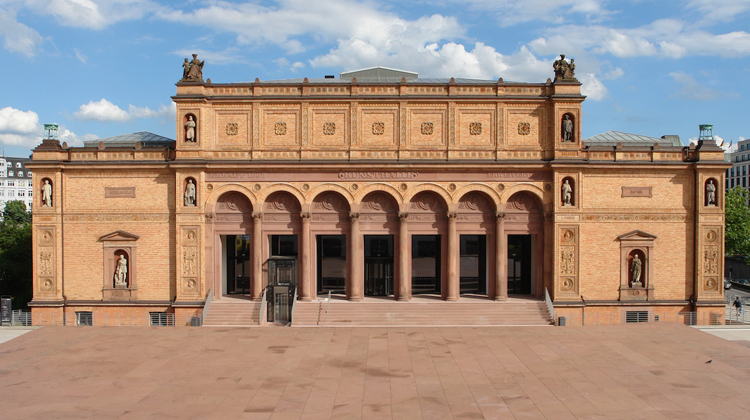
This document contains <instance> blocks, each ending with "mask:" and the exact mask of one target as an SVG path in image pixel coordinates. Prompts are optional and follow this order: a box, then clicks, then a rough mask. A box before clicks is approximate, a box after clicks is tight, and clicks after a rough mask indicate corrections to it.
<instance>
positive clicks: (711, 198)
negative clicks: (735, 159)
mask: <svg viewBox="0 0 750 420" xmlns="http://www.w3.org/2000/svg"><path fill="white" fill-rule="evenodd" d="M706 205H707V206H716V185H714V180H713V179H709V180H708V184H706Z"/></svg>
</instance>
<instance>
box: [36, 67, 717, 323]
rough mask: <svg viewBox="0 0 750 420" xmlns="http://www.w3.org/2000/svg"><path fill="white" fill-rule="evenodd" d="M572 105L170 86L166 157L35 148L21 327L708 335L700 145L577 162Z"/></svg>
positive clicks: (112, 144)
mask: <svg viewBox="0 0 750 420" xmlns="http://www.w3.org/2000/svg"><path fill="white" fill-rule="evenodd" d="M201 68H202V67H201ZM201 77H202V76H201ZM580 87H581V84H580V83H579V82H578V81H577V80H576V79H575V78H574V77H558V78H556V79H555V81H554V82H553V81H551V80H549V79H548V80H547V81H546V83H513V82H506V81H503V80H502V79H500V80H497V81H492V80H473V79H454V78H450V79H424V78H418V76H417V75H416V74H415V73H411V72H404V71H399V70H392V69H386V68H373V69H365V70H360V71H354V72H346V73H342V74H341V77H340V78H332V77H326V78H324V79H308V78H304V79H290V80H273V81H259V80H257V79H256V80H255V82H249V83H213V82H211V80H210V79H207V80H206V81H203V80H202V79H198V80H184V79H183V81H181V82H179V83H177V92H176V94H175V96H173V97H172V99H173V100H174V102H175V103H176V106H177V115H176V121H175V138H176V140H171V139H166V138H164V137H160V136H156V135H153V134H150V133H136V134H132V135H128V136H117V137H112V138H108V139H100V140H96V141H89V142H86V143H85V145H84V146H83V147H68V146H67V145H66V144H64V143H63V144H62V145H61V144H60V142H59V141H58V140H57V139H56V136H55V135H54V132H52V131H50V132H49V133H48V135H47V136H46V137H47V138H46V139H45V140H44V141H43V144H42V145H40V146H39V147H37V148H36V149H35V150H34V152H33V161H32V162H31V163H29V164H28V166H29V168H31V169H33V171H34V172H33V173H34V178H33V179H34V185H36V186H38V188H37V190H39V191H41V188H42V185H44V184H45V183H46V182H47V181H48V182H49V183H50V184H51V185H52V193H51V196H50V195H48V196H47V198H46V200H47V201H45V199H44V198H43V195H42V194H41V193H37V194H34V196H35V203H34V207H33V214H34V219H33V238H34V239H33V252H34V299H33V301H32V303H31V306H32V310H33V313H34V316H39V317H43V316H48V317H57V319H61V318H62V317H63V314H64V315H65V317H66V318H67V319H68V320H72V319H76V317H77V319H79V320H80V318H81V315H82V314H84V315H87V316H90V317H91V316H93V319H94V324H97V321H96V320H97V319H102V317H103V315H105V314H110V316H114V314H117V316H118V317H119V316H122V315H123V314H126V315H127V314H130V316H131V317H132V316H138V317H140V316H142V315H143V316H148V314H154V313H156V314H159V313H168V314H175V319H176V320H177V323H179V324H181V323H183V321H184V320H185V319H186V318H187V317H191V316H197V315H199V314H200V313H201V312H202V311H203V310H204V305H207V303H211V302H212V303H211V306H210V308H211V309H210V310H209V311H208V316H210V315H211V312H212V311H214V310H216V311H219V308H222V309H221V310H222V311H224V312H227V313H230V314H231V313H232V312H237V313H239V312H242V311H245V312H247V313H248V314H250V315H249V316H250V318H251V319H250V320H249V321H248V320H244V321H243V320H240V319H239V318H236V319H235V320H234V321H232V322H234V323H242V322H245V323H249V324H253V323H259V324H262V323H263V322H264V321H281V322H286V321H289V320H290V318H291V317H292V309H291V308H292V307H293V306H295V305H293V302H294V301H295V298H296V299H297V303H298V304H297V305H296V307H297V311H299V322H297V321H298V320H297V319H296V318H295V319H292V320H291V321H292V323H293V324H295V323H299V324H300V325H305V324H308V325H309V324H312V325H320V316H319V314H320V313H321V311H325V312H326V314H328V309H327V308H323V307H322V305H323V304H322V303H321V302H319V299H322V298H327V297H328V296H329V294H330V296H332V298H333V300H332V301H333V302H334V303H333V304H331V303H327V304H328V305H329V306H335V305H337V304H338V306H337V308H346V310H345V311H343V312H339V313H338V314H336V313H335V312H333V311H332V312H331V319H330V322H331V323H332V324H335V323H336V322H337V321H340V322H345V321H346V319H350V320H351V319H355V318H356V317H357V316H361V317H364V318H365V321H364V323H365V324H367V323H368V321H367V320H368V319H369V324H383V323H385V324H387V322H385V321H383V320H385V319H386V318H383V313H384V312H388V313H389V314H393V313H395V312H393V311H396V310H400V311H402V312H404V313H405V314H406V315H404V316H407V315H408V312H409V311H411V313H412V315H415V316H416V315H419V313H420V312H421V311H427V309H425V306H424V305H423V304H422V303H424V302H432V303H433V304H435V305H438V306H432V307H430V308H432V309H434V308H441V309H440V310H438V311H437V312H435V313H432V312H431V315H430V317H431V319H432V320H433V321H435V322H437V323H440V322H443V323H446V322H447V323H450V322H451V321H450V320H441V319H440V317H441V316H445V317H449V316H457V315H456V313H455V311H454V310H453V309H451V308H461V309H460V311H461V312H462V313H465V314H469V315H470V313H471V311H472V309H473V308H476V309H477V310H479V309H480V308H481V310H482V311H485V312H487V314H488V315H487V316H492V314H496V315H497V316H498V317H502V316H504V315H503V314H504V313H505V312H503V310H505V309H504V308H508V307H510V306H512V305H516V304H518V302H529V301H531V302H532V303H533V304H534V305H537V304H540V303H541V305H540V307H541V308H544V309H543V311H542V313H541V320H542V322H543V323H548V322H549V319H548V318H549V313H548V312H547V310H546V307H545V305H544V301H545V297H546V296H547V295H548V296H549V300H550V301H551V302H552V305H553V307H554V310H555V313H556V314H557V316H569V317H571V319H574V320H575V319H578V320H579V321H580V318H581V316H582V315H583V314H584V313H585V314H586V316H587V317H589V316H594V315H596V316H598V317H600V319H602V320H603V319H607V320H608V321H607V322H625V320H626V319H629V318H628V317H631V316H637V317H642V318H643V320H653V319H654V317H655V314H666V315H668V314H675V315H676V314H677V313H680V312H686V311H694V312H697V313H698V317H699V319H705V317H707V316H708V317H711V319H717V318H720V317H723V313H724V295H723V287H722V277H723V276H722V273H723V257H722V256H723V254H724V245H723V244H724V227H723V226H724V195H723V188H715V186H723V185H724V178H723V177H724V173H725V170H726V168H727V167H728V165H727V164H725V163H724V154H723V151H722V150H721V149H720V148H719V147H717V146H716V144H715V142H714V141H713V138H712V137H711V136H710V133H702V134H703V136H702V138H701V141H700V142H699V143H698V145H697V146H690V147H684V146H682V144H681V143H680V142H679V139H675V138H674V136H664V137H661V138H652V137H645V136H636V135H631V134H626V133H618V132H608V133H604V134H602V135H599V136H595V137H591V138H589V139H585V141H584V140H583V139H581V124H582V114H581V104H582V102H583V101H584V99H585V97H584V96H582V95H581V93H580ZM712 186H714V188H713V189H712ZM635 260H637V261H635ZM346 302H348V303H347V304H346V305H345V306H342V305H344V303H346ZM222 303H224V304H226V305H224V306H221V305H220V304H222ZM230 303H231V304H230ZM377 304H381V305H384V306H382V308H385V309H383V310H378V309H377ZM373 305H375V306H373ZM389 305H390V306H389ZM394 305H398V306H397V307H396V308H397V309H392V308H393V307H394ZM261 308H262V310H263V313H262V314H261V313H260V311H261ZM373 308H375V309H373ZM388 308H391V309H388ZM368 311H369V312H368ZM451 311H453V312H451ZM425 313H427V312H425ZM315 316H317V317H318V318H317V321H316V319H315ZM394 316H395V315H394ZM508 316H510V315H508ZM539 316H540V315H537V317H539ZM337 317H339V318H337ZM701 317H702V318H701ZM480 318H481V317H480ZM415 319H416V318H415ZM472 319H473V318H471V317H469V318H466V319H465V320H463V321H462V322H464V323H469V324H471V323H473V322H474V321H472ZM501 321H502V320H499V321H497V322H500V323H501ZM316 322H317V324H316ZM403 322H404V323H408V322H409V321H403ZM420 322H424V320H422V321H420ZM69 323H70V322H69ZM230 323H231V322H230ZM477 323H481V322H479V321H477Z"/></svg>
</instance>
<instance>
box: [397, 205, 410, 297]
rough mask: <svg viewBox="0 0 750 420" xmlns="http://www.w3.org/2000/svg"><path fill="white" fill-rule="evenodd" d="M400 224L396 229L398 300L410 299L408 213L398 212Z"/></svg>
mask: <svg viewBox="0 0 750 420" xmlns="http://www.w3.org/2000/svg"><path fill="white" fill-rule="evenodd" d="M398 218H399V219H401V223H400V225H399V229H398V248H399V252H398V300H401V301H408V300H410V299H411V272H410V270H409V267H410V266H411V244H410V243H409V225H408V223H407V222H408V219H409V213H406V212H403V211H402V212H399V213H398Z"/></svg>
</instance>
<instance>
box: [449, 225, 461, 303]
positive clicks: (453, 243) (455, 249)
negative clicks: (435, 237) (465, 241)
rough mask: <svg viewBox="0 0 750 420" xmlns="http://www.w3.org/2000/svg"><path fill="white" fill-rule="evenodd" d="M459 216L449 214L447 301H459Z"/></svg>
mask: <svg viewBox="0 0 750 420" xmlns="http://www.w3.org/2000/svg"><path fill="white" fill-rule="evenodd" d="M457 218H458V215H457V214H456V213H454V212H448V290H447V293H446V294H445V300H448V301H456V300H458V295H459V290H460V279H459V275H460V273H459V272H458V270H459V267H458V259H459V258H460V255H459V254H460V249H459V241H458V233H457V232H456V219H457Z"/></svg>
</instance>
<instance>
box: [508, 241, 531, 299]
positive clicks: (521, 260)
mask: <svg viewBox="0 0 750 420" xmlns="http://www.w3.org/2000/svg"><path fill="white" fill-rule="evenodd" d="M508 293H509V294H510V293H514V294H525V295H527V294H530V293H531V235H508Z"/></svg>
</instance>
